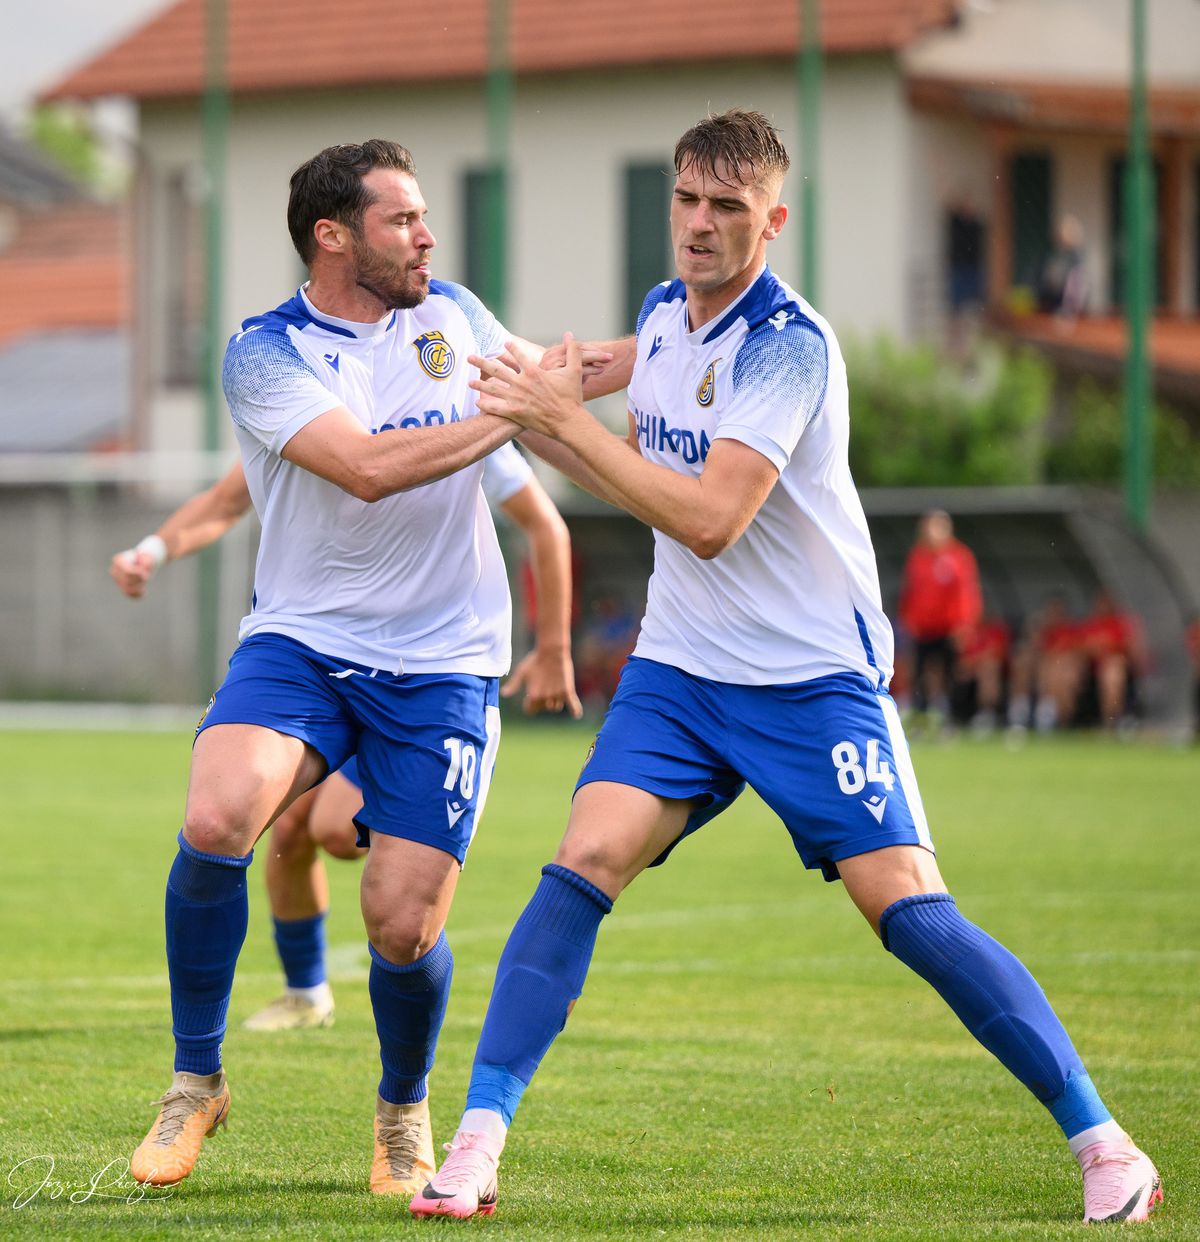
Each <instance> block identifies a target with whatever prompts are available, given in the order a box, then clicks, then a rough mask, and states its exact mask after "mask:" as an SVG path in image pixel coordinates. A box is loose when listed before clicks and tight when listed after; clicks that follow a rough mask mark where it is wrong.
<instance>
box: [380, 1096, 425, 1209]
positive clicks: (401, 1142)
mask: <svg viewBox="0 0 1200 1242" xmlns="http://www.w3.org/2000/svg"><path fill="white" fill-rule="evenodd" d="M433 1168H434V1166H433V1126H432V1124H431V1123H430V1120H429V1100H428V1098H426V1099H424V1100H421V1101H420V1102H419V1103H417V1104H389V1103H388V1102H387V1100H385V1099H383V1097H382V1096H377V1097H376V1100H375V1158H374V1159H373V1160H372V1161H371V1193H372V1194H375V1195H412V1194H416V1192H417V1191H418V1190H420V1188H421V1187H422V1186H424V1185H425V1183H426V1182H428V1181H429V1179H430V1178H431V1177H432V1176H433Z"/></svg>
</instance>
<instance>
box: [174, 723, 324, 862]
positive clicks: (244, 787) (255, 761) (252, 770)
mask: <svg viewBox="0 0 1200 1242" xmlns="http://www.w3.org/2000/svg"><path fill="white" fill-rule="evenodd" d="M324 770H325V760H324V759H323V758H322V757H321V756H320V755H319V754H318V753H317V751H316V750H314V749H313V748H312V747H311V746H309V745H308V744H307V743H305V742H303V741H301V740H300V739H299V738H296V737H291V736H289V735H287V734H285V733H277V732H276V731H275V730H274V729H268V728H264V727H262V726H261V725H248V724H216V725H212V726H211V727H210V728H206V729H205V730H204V731H203V732H202V733H201V734H200V735H199V736H198V737H197V738H196V744H195V747H194V748H193V750H192V765H191V772H190V775H189V778H188V792H187V808H186V811H185V815H184V837H185V838H186V840H187V841H188V842H189V843H190V844H191V845H193V846H194V847H195V848H196V849H198V850H203V851H204V852H206V853H217V854H232V855H235V856H239V857H240V856H241V855H244V854H246V853H248V852H249V851H250V849H251V847H252V846H253V845H254V842H255V841H257V840H258V838H259V836H260V835H261V834H262V833H263V831H264V830H265V829H266V828H267V826H268V825H269V824H270V823H271V821H272V820H274V819H275V817H276V816H277V815H278V814H279V812H280V811H281V810H283V808H284V807H286V806H288V805H289V804H290V803H291V802H292V801H293V800H294V799H295V798H296V797H297V796H299V795H300V794H301V793H303V792H304V791H305V790H306V789H308V788H309V786H311V785H312V784H313V783H314V782H315V781H318V780H320V779H321V775H322V773H323V772H324Z"/></svg>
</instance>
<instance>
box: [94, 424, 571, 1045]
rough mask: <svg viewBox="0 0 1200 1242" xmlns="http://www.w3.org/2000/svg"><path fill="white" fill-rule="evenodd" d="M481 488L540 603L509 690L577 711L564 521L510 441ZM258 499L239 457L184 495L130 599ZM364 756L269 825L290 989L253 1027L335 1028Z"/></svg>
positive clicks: (121, 566) (126, 587) (116, 563)
mask: <svg viewBox="0 0 1200 1242" xmlns="http://www.w3.org/2000/svg"><path fill="white" fill-rule="evenodd" d="M483 492H484V495H485V496H486V497H487V500H488V503H489V504H490V505H491V506H492V507H493V508H499V509H500V510H501V511H502V512H503V513H504V515H505V516H506V517H507V518H508V519H509V520H510V521H511V522H513V523H514V524H515V525H516V526H517V527H518V528H519V529H520V530H521V532H522V533H523V535H524V536H525V539H526V541H527V543H528V547H529V554H530V564H531V567H532V572H533V580H534V590H535V593H536V598H537V600H538V602H539V607H538V612H537V627H536V633H535V644H534V648H533V650H532V651H530V652H529V654H528V655H526V656H525V658H524V659H523V660H522V661H521V662H520V663H519V664H518V665H517V667H516V668H515V669H514V670H513V672H512V673H511V674H510V676H509V677H508V678H507V680H506V681H505V683H504V685H503V686H502V687H501V691H500V693H501V696H502V697H506V698H507V697H512V696H514V695H516V694H518V693H520V692H521V691H524V708H525V711H526V712H538V711H551V712H553V711H560V710H562V709H563V708H564V707H565V708H566V709H567V710H568V711H569V712H570V713H571V715H572V716H574V717H576V718H578V717H579V716H580V715H581V714H582V707H581V706H580V703H579V699H578V697H577V695H576V692H575V684H574V680H575V678H574V670H573V667H572V660H571V647H570V620H571V545H570V536H569V534H568V532H567V527H566V523H565V522H564V521H563V520H562V517H561V516H560V515H559V512H558V510H557V509H556V508H555V506H554V502H553V501H552V500H551V499H550V497H549V496H548V495H547V494H546V491H545V489H544V488H543V487H542V486H541V484H540V483H538V481H537V479H536V478H535V477H534V474H533V471H532V470H531V469H530V467H529V463H528V462H527V461H526V460H525V459H524V458H523V457H522V456H521V454H520V452H519V451H518V450H517V449H516V448H515V447H513V446H512V445H510V444H505V445H502V446H501V447H500V448H498V449H497V450H496V451H495V452H494V453H489V454H488V456H487V457H485V458H484V459H483ZM250 508H251V503H250V493H249V491H248V490H247V488H246V477H245V474H244V472H243V470H242V466H241V463H240V462H239V463H238V464H237V465H235V466H233V467H232V469H230V470H229V472H228V473H227V474H226V475H224V476H223V477H222V478H221V479H219V480H218V481H217V482H216V483H215V484H214V485H213V486H212V487H210V488H208V489H206V490H205V491H203V492H200V493H198V494H197V495H196V496H193V497H192V498H191V499H189V500H187V501H185V502H184V504H183V505H181V506H180V507H179V508H178V509H177V510H176V511H175V512H174V513H172V514H171V515H170V517H168V518H167V520H166V521H165V522H164V523H163V524H162V525H161V526H160V527H159V529H158V530H157V531H156V532H155V533H154V534H153V535H148V536H147V537H146V538H145V539H143V540H141V542H140V543H139V544H138V545H137V547H135V548H129V549H127V550H126V551H124V552H118V553H117V554H116V555H115V556H114V557H113V558H112V563H111V565H110V566H109V572H110V574H111V575H112V578H113V580H114V581H115V582H116V584H117V585H118V587H120V589H121V590H122V591H123V592H124V593H125V594H126V595H128V596H129V597H130V598H131V599H140V598H141V597H142V596H143V595H144V594H145V591H146V587H147V585H148V583H149V580H150V578H151V576H152V575H153V574H154V573H155V571H156V570H157V569H158V568H159V567H160V566H161V565H162V564H163V563H164V562H165V561H167V560H177V559H178V558H179V557H182V556H187V555H190V554H191V553H193V552H196V551H199V549H201V548H203V547H207V546H208V545H209V544H211V543H214V542H216V540H217V539H219V538H220V537H221V536H222V535H223V534H224V533H225V532H226V531H227V530H228V529H229V528H230V527H231V526H233V525H234V523H236V522H237V521H238V520H239V519H240V518H242V517H243V516H244V515H245V514H246V513H247V512H249V510H250ZM362 802H363V800H362V786H361V784H360V783H359V780H358V765H357V763H356V762H355V760H354V759H350V760H348V761H347V762H346V763H345V764H344V765H343V766H342V767H341V768H340V769H338V771H337V772H331V773H330V774H329V776H327V777H326V778H325V780H323V781H322V782H321V784H320V785H318V786H317V788H316V789H314V790H310V791H309V792H308V793H306V794H303V795H302V796H301V797H299V798H297V799H296V801H295V802H293V803H292V805H291V806H290V807H288V808H287V810H286V811H284V812H283V813H282V814H281V815H280V816H279V818H278V819H277V820H276V821H275V822H274V824H273V825H272V826H271V848H270V850H269V852H268V853H267V862H266V870H265V879H266V887H267V896H268V899H269V901H270V905H271V917H272V923H273V929H274V935H275V945H276V948H277V950H278V952H279V958H280V962H281V963H282V965H283V969H284V975H285V977H286V982H287V986H286V988H285V990H284V992H283V994H282V995H281V996H279V997H277V998H276V999H275V1000H273V1001H272V1002H271V1003H270V1004H269V1005H267V1006H266V1007H265V1008H263V1009H261V1010H259V1012H257V1013H255V1014H253V1015H251V1017H249V1018H247V1019H246V1021H245V1022H244V1023H243V1026H245V1027H246V1029H247V1030H252V1031H279V1030H293V1029H302V1028H308V1027H315V1026H328V1025H329V1024H330V1023H331V1022H332V1021H333V1011H334V1004H333V992H332V989H331V988H330V986H329V981H328V977H327V974H326V969H325V930H324V928H325V918H326V914H327V912H328V909H329V884H328V880H327V878H326V875H325V864H324V862H323V861H322V858H321V854H320V851H321V850H322V849H323V850H324V851H325V852H326V853H329V854H331V855H333V857H334V858H342V859H355V858H359V857H361V856H362V854H363V853H364V851H363V850H362V849H360V848H359V846H358V840H357V835H358V834H357V831H356V829H355V827H354V822H353V821H354V816H355V815H357V814H358V812H359V810H360V809H361V808H362Z"/></svg>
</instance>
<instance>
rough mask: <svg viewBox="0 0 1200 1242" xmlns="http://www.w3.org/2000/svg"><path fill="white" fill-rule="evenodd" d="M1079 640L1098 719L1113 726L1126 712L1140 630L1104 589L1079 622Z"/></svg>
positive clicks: (1137, 659)
mask: <svg viewBox="0 0 1200 1242" xmlns="http://www.w3.org/2000/svg"><path fill="white" fill-rule="evenodd" d="M1079 640H1080V645H1081V647H1082V649H1083V654H1084V657H1085V659H1087V660H1089V661H1090V662H1091V668H1092V672H1093V674H1094V676H1095V678H1096V697H1097V699H1098V702H1099V708H1100V722H1101V723H1102V724H1103V725H1104V726H1105V728H1114V727H1116V725H1118V724H1119V723H1120V722H1121V721H1122V719H1123V718H1125V717H1127V716H1128V715H1129V708H1130V705H1131V704H1130V696H1131V692H1132V689H1133V682H1134V678H1135V677H1136V676H1137V674H1138V673H1139V672H1140V671H1141V668H1142V664H1143V659H1142V639H1141V630H1140V628H1139V626H1138V623H1137V620H1136V619H1135V618H1134V617H1133V616H1131V615H1130V614H1129V613H1126V612H1120V611H1118V609H1117V606H1116V601H1115V600H1114V599H1113V597H1112V596H1111V595H1109V593H1108V592H1107V591H1100V592H1099V594H1097V596H1096V600H1095V604H1094V605H1093V608H1092V614H1091V616H1089V617H1087V618H1086V619H1085V620H1084V621H1082V622H1080V625H1079Z"/></svg>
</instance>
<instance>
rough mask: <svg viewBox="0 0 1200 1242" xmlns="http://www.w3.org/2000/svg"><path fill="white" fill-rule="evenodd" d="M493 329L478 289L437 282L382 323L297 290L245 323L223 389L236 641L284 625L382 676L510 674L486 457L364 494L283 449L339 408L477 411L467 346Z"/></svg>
mask: <svg viewBox="0 0 1200 1242" xmlns="http://www.w3.org/2000/svg"><path fill="white" fill-rule="evenodd" d="M504 340H505V334H504V330H503V328H501V326H500V325H499V324H498V323H497V321H496V320H495V319H494V318H493V317H492V315H491V313H490V312H489V311H488V310H486V308H485V307H484V306H483V304H482V303H481V302H480V301H479V299H478V298H476V297H475V295H474V294H472V293H470V292H469V291H468V290H466V289H464V288H462V287H461V286H460V285H453V284H448V283H445V282H442V281H436V280H435V281H432V282H431V283H430V292H429V296H428V297H427V298H426V299H425V301H424V302H422V303H421V305H420V306H417V307H415V308H413V309H412V310H396V311H392V312H390V313H389V314H388V315H387V316H386V317H385V318H384V319H381V320H380V321H379V322H378V323H366V324H364V323H355V322H352V321H349V320H343V319H335V318H334V317H332V316H330V315H326V314H323V313H322V312H321V311H319V310H317V309H316V307H314V306H313V304H312V303H311V302H310V301H309V300H308V297H307V295H306V293H305V291H304V290H303V289H301V290H300V291H299V292H298V293H297V294H296V296H295V297H294V298H292V299H291V300H290V301H288V302H285V303H284V304H283V305H282V306H279V307H277V308H276V309H275V310H273V311H268V312H267V314H265V315H261V316H258V317H256V318H254V319H248V320H246V321H245V323H244V324H243V325H242V330H241V331H240V332H238V333H237V334H236V335H235V336H234V337H233V339H232V340H231V341H230V342H229V346H228V348H227V349H226V352H225V370H224V385H225V397H226V400H227V401H228V402H229V409H230V412H231V414H232V415H233V421H234V425H235V429H236V432H237V438H238V442H239V444H240V445H241V450H242V461H243V464H244V466H245V471H246V483H247V485H248V487H249V489H250V495H251V498H252V499H253V501H254V507H255V509H256V510H257V512H258V516H259V520H260V521H261V523H262V541H261V543H260V545H259V552H258V563H257V565H256V567H255V574H254V601H253V606H252V611H251V612H250V615H249V616H247V617H245V618H244V619H243V621H242V624H241V629H240V631H239V637H241V638H246V637H248V636H249V635H251V634H258V633H272V634H284V635H287V636H288V637H290V638H294V639H297V640H298V641H299V642H302V643H304V644H306V645H307V646H309V647H312V648H313V649H314V650H316V651H319V652H322V653H323V654H324V655H329V656H333V657H335V658H339V659H344V660H349V661H353V662H354V663H357V664H365V665H368V666H370V667H372V668H380V669H386V670H387V671H389V672H392V673H401V672H405V673H435V672H457V673H474V674H478V675H480V676H489V677H494V676H499V675H500V674H502V673H504V672H505V671H507V669H508V666H509V662H510V641H511V605H510V602H509V595H508V579H507V575H506V573H505V569H504V562H503V560H502V559H501V556H500V548H499V545H498V543H497V542H496V531H495V527H494V526H493V525H492V518H491V514H490V513H489V511H488V507H487V503H486V501H485V499H484V495H483V492H482V490H481V488H480V481H481V478H482V475H483V470H484V467H483V464H482V462H476V463H475V464H473V465H471V466H468V467H466V469H464V470H460V471H458V472H457V473H456V474H452V475H450V476H449V477H447V478H445V479H441V480H439V481H438V482H436V483H428V484H426V485H424V486H423V487H417V488H413V489H412V490H411V491H408V492H404V493H401V494H398V495H395V496H389V497H386V498H385V499H383V500H380V501H377V502H376V503H374V504H368V503H366V502H365V501H362V500H357V499H356V498H355V497H353V496H351V495H349V494H348V493H346V492H344V491H342V490H341V488H339V487H337V486H335V485H334V484H333V483H329V482H327V481H326V480H325V479H322V478H320V477H319V476H318V475H315V474H312V473H310V472H309V471H307V470H305V469H303V468H302V467H300V466H297V465H294V464H292V463H290V462H287V461H284V459H283V458H282V457H281V456H280V454H281V453H282V451H283V448H284V445H286V444H287V442H288V441H289V440H290V439H291V438H292V436H294V435H295V434H296V432H298V431H299V430H300V429H301V428H302V427H304V426H305V425H306V424H308V423H310V422H311V421H312V420H313V419H315V418H318V417H319V416H320V415H322V414H324V413H326V412H328V411H329V410H332V409H334V408H336V407H337V406H345V407H346V408H347V409H349V410H350V411H351V413H353V414H354V416H355V417H356V418H357V419H358V420H359V421H360V422H361V423H362V425H363V426H364V427H366V428H367V429H368V430H369V431H370V432H371V434H372V435H375V434H381V435H382V434H388V435H404V434H405V431H406V429H408V428H413V427H429V426H434V425H443V424H446V423H454V422H459V421H461V420H462V419H466V418H473V417H474V416H475V415H476V414H477V413H478V406H477V405H476V401H475V394H474V392H473V391H472V390H471V389H470V388H468V387H467V380H468V378H469V368H468V366H467V355H468V354H481V355H483V356H485V357H494V356H496V355H497V354H499V353H500V352H502V350H503V348H504Z"/></svg>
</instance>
